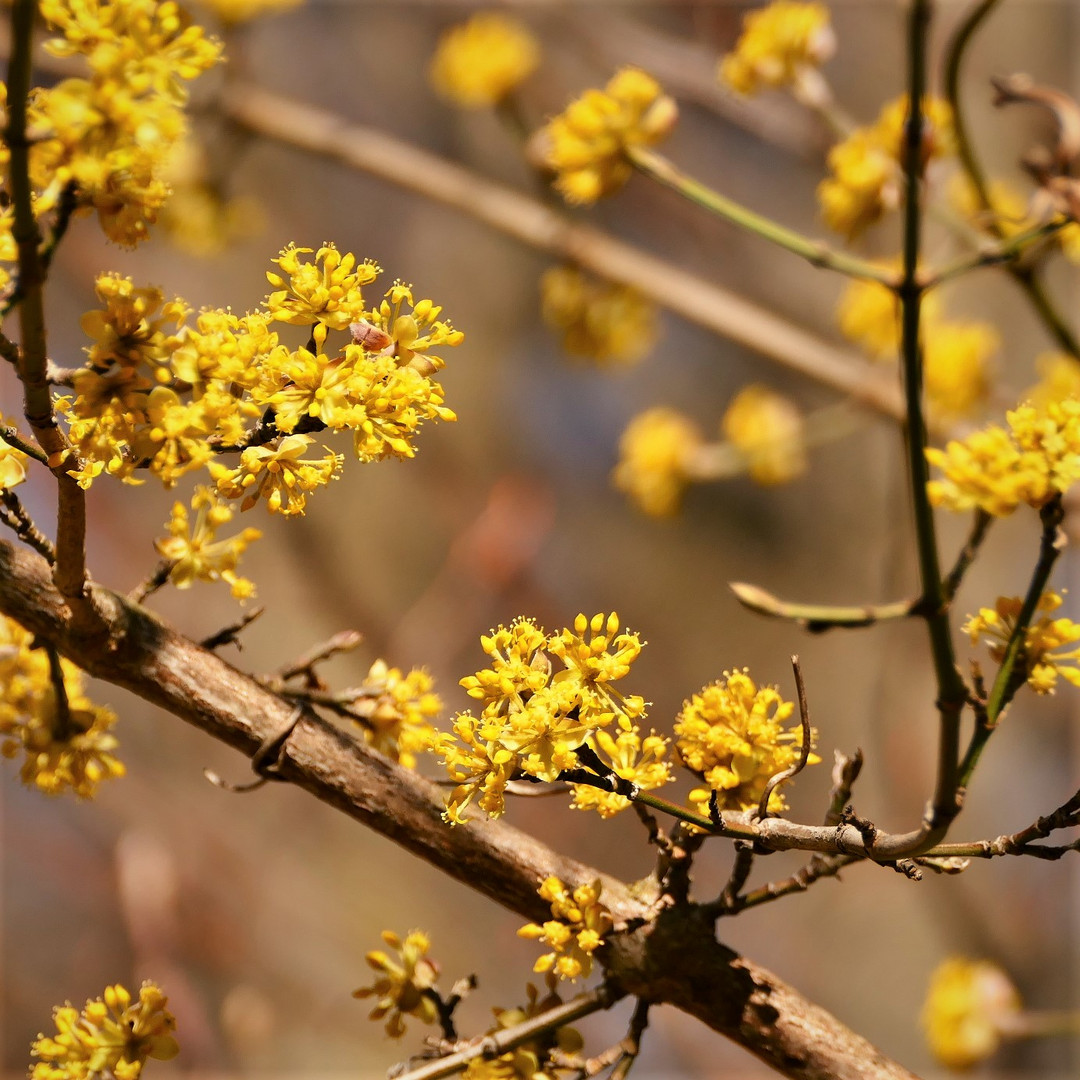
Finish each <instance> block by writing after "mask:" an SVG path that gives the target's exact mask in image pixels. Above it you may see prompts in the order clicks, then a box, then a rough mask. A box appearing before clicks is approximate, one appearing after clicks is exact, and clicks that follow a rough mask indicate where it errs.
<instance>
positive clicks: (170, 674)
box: [0, 541, 912, 1080]
mask: <svg viewBox="0 0 1080 1080" xmlns="http://www.w3.org/2000/svg"><path fill="white" fill-rule="evenodd" d="M90 592H91V594H92V600H93V603H94V606H95V608H96V610H97V611H98V612H99V615H100V619H101V626H100V632H97V633H88V632H86V630H85V629H84V625H83V624H80V623H79V622H78V621H77V620H76V619H75V617H74V616H73V614H72V612H71V610H70V608H69V607H68V605H67V604H66V603H65V601H64V598H63V597H62V596H61V594H60V592H59V591H58V590H57V588H56V586H55V585H54V584H53V582H52V579H51V574H50V569H49V565H48V563H46V562H45V560H44V559H42V558H41V557H40V556H38V555H36V554H35V553H34V552H31V551H29V550H26V549H16V548H15V547H14V546H13V545H11V544H9V543H6V542H3V541H0V611H2V612H3V613H4V614H6V615H8V616H10V617H11V618H14V619H16V620H17V621H18V622H19V623H21V624H22V625H23V626H25V627H26V628H27V629H28V630H30V631H31V632H33V633H34V634H36V635H37V636H39V637H40V638H41V639H42V640H44V641H47V642H49V643H50V644H51V645H52V646H53V647H55V648H56V649H58V650H59V651H60V652H61V653H63V654H64V655H65V656H67V657H68V658H69V659H71V660H73V661H74V662H75V663H77V664H78V665H79V666H80V667H82V668H84V669H85V670H86V671H88V672H89V673H90V674H92V675H94V676H96V677H98V678H101V679H104V680H106V681H108V682H112V683H114V684H116V685H118V686H123V687H125V688H127V689H129V690H131V691H132V692H134V693H136V694H138V695H139V696H141V697H143V698H145V699H146V700H147V701H150V702H152V703H154V704H156V705H159V706H160V707H161V708H163V709H165V710H166V711H168V712H170V713H172V714H174V715H175V716H178V717H180V718H181V719H183V720H186V721H187V722H188V723H190V724H193V725H194V726H196V727H198V728H200V729H202V730H203V731H206V732H207V733H208V734H211V735H213V736H214V737H215V738H217V739H219V740H221V741H222V742H226V743H228V744H229V745H230V746H233V747H235V748H236V749H237V750H240V751H241V752H243V753H245V754H247V755H248V756H252V755H254V754H255V753H256V752H257V751H258V750H259V749H260V747H261V746H263V745H264V744H265V742H266V740H267V739H269V738H272V737H273V736H274V734H275V733H278V732H280V731H281V730H282V729H283V728H284V727H285V726H286V724H287V723H288V722H289V720H290V717H291V715H292V711H293V710H292V707H291V706H290V705H289V703H288V702H285V701H283V700H282V699H281V698H280V697H278V696H277V695H275V694H272V693H270V692H269V691H268V690H267V689H266V688H264V687H263V686H261V685H260V684H259V683H258V682H257V681H256V680H255V679H253V678H252V677H250V676H248V675H245V674H244V673H242V672H240V671H238V670H237V669H236V668H234V667H232V666H231V665H230V664H228V663H226V662H225V661H224V660H222V659H221V658H220V657H218V656H217V655H216V654H214V653H212V652H208V651H207V650H205V649H202V648H200V647H199V646H198V645H197V644H196V643H195V642H193V641H191V640H189V639H188V638H186V637H184V636H183V635H181V634H179V633H177V632H176V631H175V630H173V629H172V628H171V627H170V626H169V625H168V624H167V623H165V622H164V621H163V620H161V619H160V618H158V617H157V616H155V615H154V614H152V613H151V612H149V611H146V610H144V609H142V608H140V607H138V606H136V605H134V604H132V603H131V602H130V601H127V600H125V599H124V598H123V597H121V596H119V595H117V594H115V593H112V592H109V591H108V590H106V589H102V588H100V587H97V586H90ZM275 772H276V774H277V776H279V777H280V778H281V779H284V780H287V781H289V782H291V783H294V784H296V785H297V786H298V787H301V788H303V789H304V790H306V791H309V792H311V794H313V795H315V796H316V797H317V798H319V799H321V800H322V801H324V802H326V803H328V804H329V805H331V806H334V807H336V808H337V809H338V810H341V811H342V812H343V813H346V814H348V815H349V816H350V817H353V818H355V819H356V820H358V821H360V822H362V823H363V824H365V825H368V826H370V827H371V828H373V829H375V830H376V831H377V832H379V833H381V834H382V835H384V836H386V837H388V838H389V839H391V840H393V841H395V842H396V843H398V844H400V845H401V846H403V847H405V848H406V849H408V850H410V851H412V852H414V853H415V854H417V855H419V856H420V857H421V858H423V859H425V860H426V861H428V862H430V863H431V864H432V865H433V866H436V867H438V868H439V869H441V870H443V871H444V872H446V873H447V874H449V875H450V876H451V877H453V878H455V879H457V880H459V881H462V882H464V883H465V884H468V885H470V886H471V887H472V888H474V889H477V890H478V891H480V892H482V893H483V894H484V895H485V896H487V897H489V898H490V899H492V900H495V901H497V902H498V903H500V904H502V905H504V906H505V907H507V908H509V909H511V910H513V911H515V912H517V913H518V914H519V915H521V916H522V917H523V918H525V919H529V920H533V921H536V920H541V919H543V918H545V917H546V916H547V914H548V905H547V904H546V903H544V901H543V900H542V899H541V898H540V897H539V895H538V894H537V891H536V890H537V886H538V884H539V882H541V881H542V880H543V879H544V878H546V877H548V876H551V875H554V876H557V877H559V878H561V879H562V880H563V881H565V882H567V883H568V884H570V885H571V886H572V887H576V886H578V885H581V884H584V883H587V882H589V881H593V880H595V879H596V878H597V877H600V878H601V880H602V883H603V900H604V903H605V904H606V905H607V906H608V908H609V909H610V910H611V912H612V914H613V916H614V918H615V920H616V924H617V927H618V929H619V930H620V932H619V933H617V934H615V935H614V936H613V937H611V938H610V940H609V941H608V943H607V945H606V946H605V948H604V949H603V950H602V955H601V956H600V960H601V962H602V963H603V965H604V967H605V968H606V969H607V973H608V977H609V978H610V979H612V980H614V981H615V982H616V983H617V984H618V986H619V987H620V988H621V989H622V990H625V991H626V993H628V994H632V995H634V996H637V997H640V998H643V999H644V1000H646V1001H650V1002H655V1003H668V1004H671V1005H674V1006H676V1007H677V1008H680V1009H682V1010H684V1011H685V1012H687V1013H689V1014H690V1015H692V1016H695V1017H697V1018H698V1019H699V1020H701V1021H702V1022H703V1023H705V1024H706V1025H708V1026H709V1027H711V1028H712V1029H713V1030H715V1031H718V1032H720V1033H721V1034H723V1035H725V1036H727V1037H728V1038H730V1039H732V1040H734V1041H735V1042H737V1043H738V1044H740V1045H741V1046H743V1047H745V1048H746V1049H747V1050H749V1051H750V1052H752V1053H754V1054H756V1055H757V1056H758V1057H759V1058H761V1059H762V1060H763V1061H765V1062H766V1063H768V1064H769V1065H770V1066H772V1067H773V1068H774V1069H776V1070H777V1071H778V1072H780V1073H782V1074H783V1075H786V1076H791V1077H798V1078H800V1080H856V1078H860V1080H911V1077H912V1074H911V1073H909V1072H908V1071H907V1070H905V1069H903V1068H902V1067H901V1066H900V1065H898V1064H896V1063H895V1062H892V1061H890V1060H888V1059H887V1058H885V1057H883V1056H882V1055H881V1054H880V1053H878V1051H877V1050H876V1049H875V1048H874V1047H873V1046H871V1044H870V1043H868V1042H867V1041H866V1040H865V1039H863V1038H862V1037H861V1036H859V1035H856V1034H855V1033H854V1032H852V1031H850V1030H849V1029H848V1028H846V1027H845V1026H844V1025H843V1024H841V1023H840V1022H839V1021H838V1020H837V1019H836V1018H835V1017H834V1016H832V1015H831V1014H830V1013H828V1012H826V1011H825V1010H824V1009H822V1008H820V1007H819V1006H817V1005H815V1004H813V1003H812V1002H810V1001H808V1000H807V999H806V998H804V997H802V996H801V995H800V994H799V993H798V992H797V991H795V990H794V989H793V988H791V987H789V986H787V985H786V984H785V983H783V982H782V981H781V980H779V979H778V978H777V977H776V976H775V975H773V974H772V973H770V972H768V971H766V970H765V969H763V968H761V967H759V966H758V965H757V964H755V963H754V962H753V961H751V960H749V959H747V958H745V957H741V956H739V955H738V954H737V953H735V952H733V951H732V950H730V949H728V948H726V947H725V946H723V945H721V944H720V943H719V942H717V941H716V938H715V933H714V926H713V919H712V918H711V917H710V916H709V915H708V913H707V912H705V911H704V910H703V909H702V908H701V907H698V906H693V905H678V906H674V907H669V908H667V909H665V910H663V911H661V912H660V913H659V914H655V913H654V912H653V911H652V910H651V909H650V908H649V907H648V906H646V905H645V904H643V903H642V902H641V901H639V900H637V899H636V898H635V897H634V895H633V894H632V892H631V890H630V888H629V887H628V886H627V885H626V884H624V883H623V882H620V881H617V880H614V879H612V878H610V877H605V876H604V875H601V874H598V873H597V871H596V870H595V869H594V868H592V867H589V866H585V865H583V864H581V863H579V862H576V861H575V860H573V859H570V858H567V857H566V856H563V855H561V854H559V853H558V852H556V851H553V850H552V849H551V848H549V847H547V846H546V845H544V844H542V843H541V842H540V841H538V840H536V839H534V838H533V837H531V836H529V835H527V834H525V833H522V832H519V831H518V830H516V829H514V828H512V827H510V826H508V825H505V824H502V823H500V822H492V821H487V820H477V821H475V822H473V823H471V824H469V825H467V826H458V827H456V828H451V827H449V826H447V825H446V824H445V823H444V822H443V820H442V807H443V801H442V796H441V794H440V791H439V788H438V787H437V785H435V784H433V783H431V782H430V781H427V780H424V779H422V778H421V777H419V776H417V775H416V774H415V773H412V772H410V771H408V770H406V769H403V768H401V767H400V766H398V765H396V764H394V763H393V762H392V761H390V760H389V759H387V758H385V757H383V756H381V755H380V754H378V753H376V752H375V751H374V750H372V749H371V748H369V747H367V746H365V745H364V744H363V743H362V742H360V741H358V740H356V739H353V738H351V737H350V736H349V735H347V734H345V733H344V732H341V731H339V730H337V729H336V728H334V727H332V726H331V725H330V724H328V723H326V722H323V721H320V720H318V719H316V718H313V717H310V716H305V718H304V719H303V720H301V721H300V723H299V724H298V725H297V726H296V728H295V730H294V731H293V732H292V733H291V734H290V736H289V738H288V739H287V740H286V741H285V743H284V745H283V746H282V747H281V753H280V757H279V758H278V761H277V763H276V769H275ZM222 797H223V798H224V797H225V796H222ZM771 820H772V819H770V821H771Z"/></svg>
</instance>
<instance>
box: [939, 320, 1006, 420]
mask: <svg viewBox="0 0 1080 1080" xmlns="http://www.w3.org/2000/svg"><path fill="white" fill-rule="evenodd" d="M1000 346H1001V338H1000V336H999V335H998V332H997V330H996V329H995V328H994V327H993V326H992V325H991V324H990V323H983V322H950V321H945V320H941V321H938V322H930V323H928V324H927V325H926V327H925V333H924V340H923V384H924V386H925V388H926V397H927V401H928V403H929V405H930V409H931V410H932V412H933V413H934V414H935V415H936V416H937V417H938V418H940V419H944V420H955V419H957V418H959V417H965V416H970V415H971V413H972V412H974V411H975V410H976V409H978V408H979V407H980V406H981V405H982V404H983V403H984V402H985V401H986V397H987V394H988V393H989V389H990V359H991V357H992V356H993V355H994V353H996V352H997V351H998V349H999V348H1000Z"/></svg>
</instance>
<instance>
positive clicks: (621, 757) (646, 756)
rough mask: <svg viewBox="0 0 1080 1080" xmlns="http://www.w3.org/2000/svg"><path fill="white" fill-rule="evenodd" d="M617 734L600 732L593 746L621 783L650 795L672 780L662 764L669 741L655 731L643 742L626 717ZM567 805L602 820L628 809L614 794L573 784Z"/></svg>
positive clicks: (623, 797) (668, 767)
mask: <svg viewBox="0 0 1080 1080" xmlns="http://www.w3.org/2000/svg"><path fill="white" fill-rule="evenodd" d="M618 726H619V730H618V732H617V734H615V735H612V734H611V732H609V731H605V730H600V731H596V732H594V733H593V736H592V737H593V742H594V744H595V748H596V752H597V754H598V756H599V757H600V760H601V761H603V762H604V764H605V765H607V766H608V767H609V768H610V769H611V771H612V772H613V773H614V774H615V775H616V776H617V777H619V779H621V780H625V781H627V783H630V784H633V785H634V786H635V787H636V788H638V789H640V790H641V791H652V790H653V788H658V787H662V786H663V785H664V784H666V783H668V782H669V781H670V780H671V766H670V765H669V764H668V763H667V762H666V761H664V756H665V755H666V753H667V747H668V740H667V739H665V738H664V737H663V736H661V735H657V734H656V732H655V731H653V732H650V733H649V734H648V735H646V736H645V737H644V738H642V736H641V729H640V728H639V727H638V726H637V725H636V724H631V723H630V722H629V720H627V719H626V717H623V716H620V717H619V719H618ZM570 805H571V806H572V807H573V808H574V809H575V810H595V811H596V812H597V813H598V814H599V815H600V816H601V817H603V818H609V817H614V816H615V815H616V814H617V813H619V812H620V811H622V810H625V809H626V808H627V807H628V806H629V805H630V800H629V799H627V798H626V797H625V796H623V795H617V794H616V793H615V792H613V791H602V790H601V789H600V788H594V787H590V786H589V785H588V784H574V797H573V800H572V801H571V803H570Z"/></svg>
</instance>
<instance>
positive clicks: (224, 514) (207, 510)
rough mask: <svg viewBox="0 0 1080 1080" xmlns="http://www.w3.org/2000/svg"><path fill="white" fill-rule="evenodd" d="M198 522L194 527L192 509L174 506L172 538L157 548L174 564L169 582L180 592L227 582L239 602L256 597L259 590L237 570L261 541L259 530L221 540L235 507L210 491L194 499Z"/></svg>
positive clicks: (203, 489)
mask: <svg viewBox="0 0 1080 1080" xmlns="http://www.w3.org/2000/svg"><path fill="white" fill-rule="evenodd" d="M191 509H192V510H194V511H195V514H196V516H195V522H194V524H192V523H191V520H190V515H189V513H188V508H187V507H186V506H185V505H184V504H183V503H180V502H178V503H174V504H173V509H172V515H171V517H170V520H169V534H170V535H169V536H167V537H165V538H164V539H161V540H155V541H154V546H155V547H156V548H157V550H158V554H159V555H161V557H162V558H163V559H169V560H170V561H171V562H173V564H174V565H173V567H172V569H171V570H170V571H169V580H170V581H171V582H172V583H173V584H174V585H175V586H176V587H177V588H178V589H189V588H191V586H192V585H193V584H194V583H195V582H196V581H224V582H226V583H227V584H228V585H229V586H230V588H231V589H232V594H233V596H235V597H236V599H237V600H247V599H249V598H250V597H252V596H254V595H255V586H254V585H253V584H252V583H251V582H250V581H249V580H248V579H247V578H242V577H239V576H238V575H237V573H236V567H237V565H238V563H239V562H240V557H241V556H242V555H243V553H244V551H245V550H247V547H248V545H249V544H251V543H253V542H254V541H255V540H258V539H259V537H261V536H262V533H261V532H259V530H258V529H244V530H243V531H242V532H240V533H238V534H237V535H236V536H232V537H230V538H229V539H228V540H218V539H217V538H216V533H217V530H218V529H220V528H221V526H222V525H226V524H228V522H230V521H231V520H232V518H233V515H234V511H233V509H232V507H230V506H227V505H226V504H225V503H222V502H220V501H218V499H216V498H215V497H214V494H213V492H212V491H211V490H210V489H209V488H207V487H199V488H196V490H195V494H194V496H192V499H191Z"/></svg>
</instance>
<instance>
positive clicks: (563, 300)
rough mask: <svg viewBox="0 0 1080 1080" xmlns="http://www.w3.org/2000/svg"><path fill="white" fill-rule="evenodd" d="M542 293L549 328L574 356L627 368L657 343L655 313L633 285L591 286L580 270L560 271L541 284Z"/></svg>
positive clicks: (550, 273)
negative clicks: (558, 336)
mask: <svg viewBox="0 0 1080 1080" xmlns="http://www.w3.org/2000/svg"><path fill="white" fill-rule="evenodd" d="M540 293H541V300H540V310H541V313H542V314H543V316H544V322H546V323H547V324H548V326H550V327H551V328H552V329H553V330H555V331H557V332H558V333H559V334H560V335H561V337H562V345H563V348H564V349H565V350H566V351H567V352H568V353H569V354H570V355H571V356H580V357H584V358H586V359H589V360H594V361H596V363H597V364H598V365H600V366H611V367H614V366H616V365H618V366H625V365H627V364H631V363H633V362H634V361H636V360H640V359H641V358H642V357H643V356H644V355H645V354H646V353H647V352H648V351H649V349H651V348H652V345H653V342H654V341H655V340H656V321H657V315H656V307H655V305H654V304H653V303H652V302H651V301H650V300H648V299H647V298H646V297H645V296H643V295H642V294H641V293H640V292H638V291H637V289H633V288H631V287H630V286H629V285H618V284H615V283H613V282H603V283H601V282H597V281H592V280H590V279H589V278H587V277H586V276H585V275H584V274H583V273H582V272H581V271H580V270H579V269H578V268H577V267H575V266H555V267H552V269H550V270H548V271H547V272H546V273H545V274H544V276H543V277H542V278H541V279H540Z"/></svg>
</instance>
